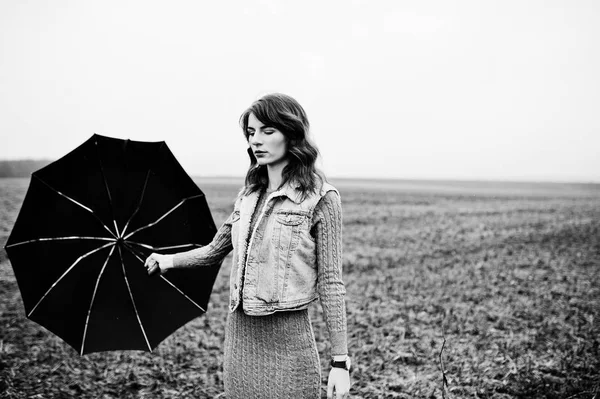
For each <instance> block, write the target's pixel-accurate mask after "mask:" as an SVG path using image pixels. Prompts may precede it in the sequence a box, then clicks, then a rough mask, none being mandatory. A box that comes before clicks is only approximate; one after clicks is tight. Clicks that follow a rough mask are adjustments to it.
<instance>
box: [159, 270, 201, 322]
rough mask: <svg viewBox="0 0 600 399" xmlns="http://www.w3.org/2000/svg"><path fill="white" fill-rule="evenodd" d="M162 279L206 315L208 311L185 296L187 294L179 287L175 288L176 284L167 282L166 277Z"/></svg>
mask: <svg viewBox="0 0 600 399" xmlns="http://www.w3.org/2000/svg"><path fill="white" fill-rule="evenodd" d="M160 278H162V279H163V280H164V281H166V282H167V283H168V284H169V285H170V286H171V287H173V288H175V289H176V290H177V292H179V293H180V294H181V295H183V296H184V297H185V298H186V299H187V300H188V301H190V302H191V303H193V304H194V305H195V306H196V307H197V308H198V309H200V310H201V311H203V312H204V313H206V309H204V308H203V307H202V306H200V305H198V304H197V303H196V302H194V300H193V299H192V298H190V297H189V296H187V295H186V294H185V292H183V291H181V290H180V289H179V288H177V286H175V284H173V283H172V282H170V281H169V280H167V279H166V278H165V276H163V275H161V276H160Z"/></svg>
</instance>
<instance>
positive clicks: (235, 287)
mask: <svg viewBox="0 0 600 399" xmlns="http://www.w3.org/2000/svg"><path fill="white" fill-rule="evenodd" d="M233 289H234V290H236V291H237V284H236V283H234V284H233Z"/></svg>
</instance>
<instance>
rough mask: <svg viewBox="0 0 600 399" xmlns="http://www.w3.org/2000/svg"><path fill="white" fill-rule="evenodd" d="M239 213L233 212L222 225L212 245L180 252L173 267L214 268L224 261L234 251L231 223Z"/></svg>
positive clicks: (174, 259)
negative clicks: (213, 266)
mask: <svg viewBox="0 0 600 399" xmlns="http://www.w3.org/2000/svg"><path fill="white" fill-rule="evenodd" d="M235 217H239V213H236V211H234V212H232V213H231V215H230V216H229V217H228V218H227V220H226V221H225V222H224V223H223V224H222V225H221V227H220V228H219V230H218V231H217V234H215V236H214V237H213V239H212V241H211V242H210V244H208V245H206V246H204V247H201V248H195V249H192V250H190V251H186V252H179V253H177V254H175V257H174V258H173V267H175V268H191V267H196V266H212V265H215V264H218V263H220V262H222V261H223V258H225V256H227V254H228V253H229V252H231V250H232V249H233V246H232V244H231V223H232V221H233V220H234V218H235Z"/></svg>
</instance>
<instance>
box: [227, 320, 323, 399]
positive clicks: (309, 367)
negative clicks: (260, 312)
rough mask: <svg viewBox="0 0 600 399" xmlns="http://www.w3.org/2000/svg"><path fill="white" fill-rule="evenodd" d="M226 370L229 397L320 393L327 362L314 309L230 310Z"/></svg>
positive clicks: (299, 397) (315, 395)
mask: <svg viewBox="0 0 600 399" xmlns="http://www.w3.org/2000/svg"><path fill="white" fill-rule="evenodd" d="M223 371H224V385H225V394H226V397H227V399H255V398H256V399H268V398H277V399H279V398H294V399H302V398H306V399H315V398H319V397H320V389H321V388H320V387H321V366H320V363H319V353H318V352H317V346H316V342H315V335H314V332H313V329H312V325H311V323H310V318H309V315H308V311H307V310H306V309H305V310H299V311H292V312H278V313H275V314H272V315H268V316H247V315H246V314H244V312H243V311H242V310H241V309H239V308H238V309H237V310H236V311H235V312H234V313H230V314H229V316H228V318H227V330H226V332H225V359H224V364H223Z"/></svg>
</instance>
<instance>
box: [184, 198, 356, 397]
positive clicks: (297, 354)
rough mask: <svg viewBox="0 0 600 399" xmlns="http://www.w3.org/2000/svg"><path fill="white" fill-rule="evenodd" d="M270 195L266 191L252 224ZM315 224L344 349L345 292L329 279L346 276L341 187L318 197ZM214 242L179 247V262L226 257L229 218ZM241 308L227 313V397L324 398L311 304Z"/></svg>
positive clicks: (331, 313)
mask: <svg viewBox="0 0 600 399" xmlns="http://www.w3.org/2000/svg"><path fill="white" fill-rule="evenodd" d="M267 196H268V193H267V194H265V193H264V192H263V193H261V196H260V199H259V203H258V205H257V206H256V208H255V212H254V215H252V222H251V223H252V226H254V224H255V223H256V218H257V217H258V212H257V210H259V209H261V208H262V204H264V201H265V199H266V197H267ZM228 226H229V228H228ZM312 226H313V228H312V234H313V236H314V238H315V241H316V243H317V263H318V264H317V267H318V271H319V273H318V282H317V287H318V291H319V296H320V299H321V304H322V306H323V311H324V312H323V313H324V315H325V322H326V324H327V328H328V330H329V335H330V339H331V344H332V349H331V350H332V355H343V354H346V353H347V343H346V309H345V304H344V300H343V292H341V295H340V291H339V290H337V291H336V290H330V289H329V285H330V284H328V282H330V281H336V282H339V281H341V265H340V262H339V259H334V258H337V257H339V258H341V204H340V202H339V197H338V196H337V194H336V193H334V192H329V193H327V194H326V195H325V196H324V197H323V198H322V199H321V200H320V201H319V204H318V205H317V207H316V208H315V212H314V214H313V220H312ZM251 231H253V228H252V229H251ZM210 245H211V247H212V248H211V249H210V251H206V250H205V251H204V252H201V251H198V250H192V251H189V252H187V253H179V254H177V255H176V257H175V259H174V263H175V264H176V265H177V266H185V265H188V266H190V265H202V264H209V263H211V262H214V261H217V260H221V259H222V258H223V256H225V255H226V254H227V253H229V252H230V251H231V249H232V248H233V247H232V244H231V229H230V225H228V224H227V222H225V224H223V226H221V228H220V229H219V231H218V232H217V235H216V236H215V238H214V239H213V241H212V243H211V244H210ZM242 305H243V304H242ZM242 309H243V306H239V307H238V308H237V309H236V310H235V311H234V312H233V313H230V314H229V315H228V318H227V324H226V332H225V348H224V352H225V353H224V355H225V356H224V361H223V371H224V385H225V393H226V397H227V399H237V398H240V399H254V398H256V399H263V398H264V399H268V398H277V399H279V398H294V399H303V398H306V399H309V398H310V399H314V398H320V386H321V367H320V362H319V354H318V351H317V347H316V342H315V336H314V333H313V329H312V326H311V322H310V318H309V315H308V310H307V309H304V310H296V311H286V312H276V313H274V314H271V315H267V316H248V315H246V314H245V313H244V312H243V310H242Z"/></svg>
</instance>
